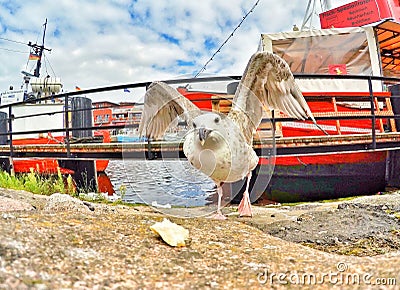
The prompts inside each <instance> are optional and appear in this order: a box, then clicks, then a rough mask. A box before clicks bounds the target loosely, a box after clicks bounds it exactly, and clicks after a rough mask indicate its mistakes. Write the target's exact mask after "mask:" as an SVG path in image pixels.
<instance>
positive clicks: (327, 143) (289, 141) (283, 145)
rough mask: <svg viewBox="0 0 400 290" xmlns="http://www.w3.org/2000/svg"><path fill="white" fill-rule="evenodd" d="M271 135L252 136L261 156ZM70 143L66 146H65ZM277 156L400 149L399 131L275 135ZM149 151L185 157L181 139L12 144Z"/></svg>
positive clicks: (138, 154) (103, 154)
mask: <svg viewBox="0 0 400 290" xmlns="http://www.w3.org/2000/svg"><path fill="white" fill-rule="evenodd" d="M272 140H273V139H272V138H271V139H264V140H261V141H260V140H255V141H254V149H255V150H256V151H257V153H258V154H259V155H260V156H263V155H264V154H268V155H269V154H270V152H271V151H270V150H271V149H273V147H274V146H273V144H274V143H273V141H272ZM68 147H69V148H68ZM275 148H276V155H277V156H281V155H282V156H291V155H292V156H296V155H306V154H311V155H314V154H326V153H332V154H334V153H339V152H360V151H361V152H367V151H374V150H398V149H400V132H391V133H376V134H375V136H373V135H372V134H354V135H332V136H307V137H278V138H276V139H275ZM148 154H151V159H153V158H154V159H155V158H161V157H162V158H184V155H183V152H182V142H181V141H154V142H133V143H81V144H79V143H77V144H70V145H69V146H67V145H66V144H35V145H14V146H13V157H32V156H35V157H55V158H59V159H68V158H74V159H77V158H83V159H87V158H90V159H103V158H107V159H108V158H111V159H122V158H132V159H139V158H143V157H146V158H148V157H149V156H148ZM9 156H10V146H8V145H3V146H0V157H3V158H5V157H9Z"/></svg>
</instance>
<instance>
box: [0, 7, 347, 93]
mask: <svg viewBox="0 0 400 290" xmlns="http://www.w3.org/2000/svg"><path fill="white" fill-rule="evenodd" d="M254 2H255V1H245V0H231V1H224V0H203V1H185V0H170V1H162V0H153V1H148V0H137V1H128V0H113V1H106V0H101V1H78V0H60V1H52V0H37V1H26V0H14V1H3V0H0V23H1V24H0V37H1V38H6V39H11V40H15V41H20V42H23V43H27V42H28V41H32V42H38V43H40V41H41V33H42V30H41V28H42V24H43V22H44V19H45V18H47V19H48V26H47V34H46V43H45V44H46V47H49V48H51V49H52V51H51V52H50V53H46V57H47V59H48V60H49V61H50V64H51V67H50V65H49V64H48V63H47V62H44V64H43V66H42V74H43V75H44V74H46V73H48V74H50V75H52V76H53V72H52V69H54V72H55V74H56V76H58V77H61V78H62V80H63V83H64V89H66V90H74V88H75V85H78V86H80V87H81V88H92V87H99V86H104V85H113V84H123V83H134V82H141V81H151V80H157V79H166V78H174V77H176V76H178V75H182V74H193V73H195V72H197V71H198V70H199V69H200V68H201V67H202V65H203V64H204V63H205V62H206V61H207V60H208V59H209V58H210V56H211V55H212V54H213V53H214V51H215V50H216V48H217V47H218V46H219V45H220V44H221V43H222V42H223V41H224V40H225V39H226V38H227V37H228V36H229V34H230V33H231V32H232V30H233V28H234V27H236V25H237V24H238V23H239V22H240V21H241V20H242V17H243V16H244V15H245V13H246V12H247V11H249V9H250V8H251V7H252V5H253V4H254ZM307 2H308V1H306V0H301V1H290V2H287V3H285V5H282V2H280V1H275V0H263V1H260V3H259V5H258V6H257V7H256V8H255V10H254V12H253V13H251V14H250V15H249V17H248V19H246V20H245V21H244V23H243V24H242V26H241V27H240V28H239V29H238V30H237V31H236V33H235V34H234V36H233V37H232V38H231V39H230V41H229V42H228V43H227V44H226V46H224V48H223V49H222V50H221V52H220V53H219V54H217V55H216V57H215V59H214V60H213V61H212V62H211V63H210V64H209V66H208V67H207V70H206V72H207V73H217V74H237V75H239V74H241V73H242V72H243V69H244V67H245V65H246V63H247V60H248V58H249V57H250V55H251V54H252V53H253V52H254V51H255V50H256V49H257V46H258V42H259V36H260V33H262V32H277V31H285V30H291V28H292V25H293V24H297V25H298V26H299V25H301V22H302V19H303V15H304V12H305V9H306V6H307ZM332 2H333V4H334V6H339V5H342V4H345V3H348V2H351V1H340V0H336V1H332ZM1 38H0V64H1V65H0V90H1V91H3V90H5V89H7V88H8V86H9V85H10V84H14V86H15V87H16V86H19V85H20V83H21V80H22V78H21V75H20V73H19V72H20V71H21V70H22V69H26V67H25V65H26V62H27V58H28V52H29V49H28V47H27V46H26V45H21V44H18V43H14V42H9V41H4V40H2V39H1ZM5 49H7V50H5ZM10 50H13V51H10ZM15 51H19V52H15ZM20 51H23V52H25V53H21V52H20ZM45 64H46V65H45ZM30 68H31V67H28V69H30ZM46 70H47V72H46ZM129 96H131V94H129ZM123 97H126V94H120V95H118V93H116V94H115V96H114V95H112V96H110V98H118V100H117V101H120V100H121V98H123ZM111 100H113V99H111ZM113 101H114V100H113Z"/></svg>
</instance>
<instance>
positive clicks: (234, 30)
mask: <svg viewBox="0 0 400 290" xmlns="http://www.w3.org/2000/svg"><path fill="white" fill-rule="evenodd" d="M258 2H260V0H257V1H256V3H254V5H253V6H252V7H251V9H250V10H249V11H248V12H247V13H246V15H245V16H244V17H243V18H242V20H241V21H240V22H239V24H238V25H237V26H236V27H235V29H233V31H232V32H231V34H230V35H229V36H228V38H227V39H225V41H224V42H223V43H222V44H221V46H220V47H219V48H218V49H217V51H216V52H214V54H213V55H212V56H211V58H210V59H209V60H208V61H207V62H206V63H205V64H204V65H203V67H202V68H201V69H200V70H199V71H198V72H197V73H196V75H195V76H194V78H197V77H198V76H199V75H200V74H201V73H202V72H203V71H205V70H206V67H207V65H208V64H209V63H210V62H211V61H213V59H214V57H215V55H216V54H217V53H219V52H220V51H221V49H222V47H223V46H224V45H225V44H226V43H227V42H228V41H229V39H231V37H232V36H233V34H234V33H235V32H236V30H238V29H239V27H240V25H242V23H243V22H244V20H245V19H246V18H247V16H249V14H250V13H252V12H253V11H254V8H256V6H257V5H258Z"/></svg>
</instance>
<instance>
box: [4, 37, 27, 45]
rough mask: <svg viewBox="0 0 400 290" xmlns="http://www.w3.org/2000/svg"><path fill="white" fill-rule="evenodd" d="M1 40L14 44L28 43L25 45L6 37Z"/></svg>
mask: <svg viewBox="0 0 400 290" xmlns="http://www.w3.org/2000/svg"><path fill="white" fill-rule="evenodd" d="M0 39H1V40H5V41H9V42H14V43H18V44H23V45H26V43H24V42H21V41H16V40H11V39H8V38H4V37H0Z"/></svg>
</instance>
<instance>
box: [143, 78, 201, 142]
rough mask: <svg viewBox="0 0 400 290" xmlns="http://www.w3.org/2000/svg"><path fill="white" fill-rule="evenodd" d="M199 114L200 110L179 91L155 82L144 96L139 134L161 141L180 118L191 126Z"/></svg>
mask: <svg viewBox="0 0 400 290" xmlns="http://www.w3.org/2000/svg"><path fill="white" fill-rule="evenodd" d="M199 114H200V109H199V108H198V107H196V106H195V105H194V104H193V103H192V102H190V101H189V100H188V99H186V98H185V97H184V96H182V95H181V94H180V93H179V92H178V91H177V90H175V89H174V88H172V87H170V86H169V85H167V84H166V83H163V82H153V83H152V84H151V85H150V86H149V88H148V90H147V91H146V94H145V96H144V107H143V112H142V118H141V120H140V125H139V134H140V136H143V135H144V136H146V137H147V138H152V139H159V138H161V137H162V136H163V135H164V133H165V130H166V129H167V128H168V126H169V125H170V124H171V123H172V122H174V121H175V120H176V118H177V117H178V116H180V117H181V118H183V119H184V120H185V121H186V122H188V124H191V120H192V119H193V118H194V117H195V116H197V115H199Z"/></svg>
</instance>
